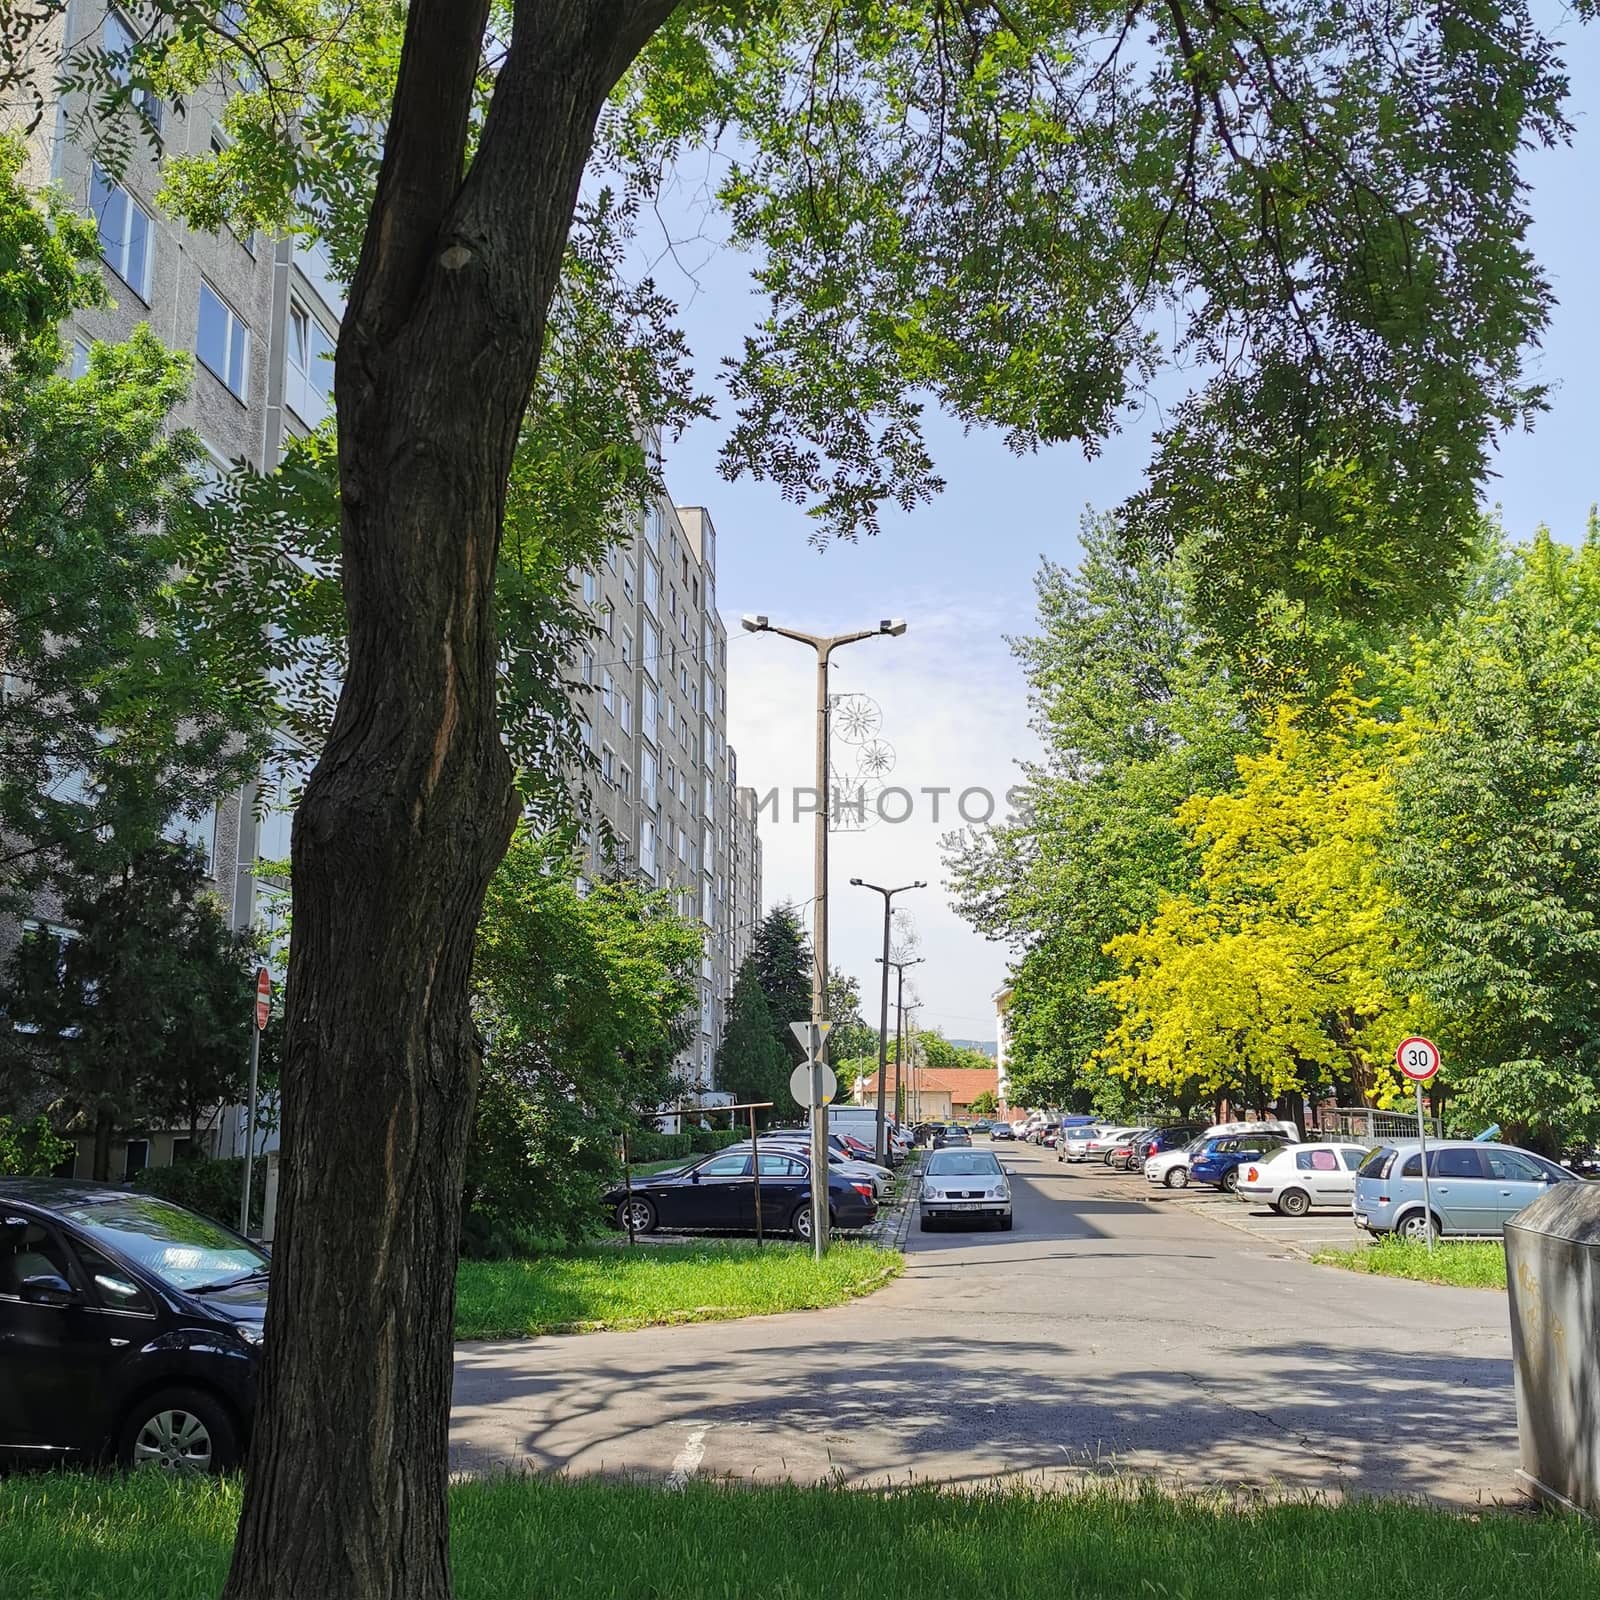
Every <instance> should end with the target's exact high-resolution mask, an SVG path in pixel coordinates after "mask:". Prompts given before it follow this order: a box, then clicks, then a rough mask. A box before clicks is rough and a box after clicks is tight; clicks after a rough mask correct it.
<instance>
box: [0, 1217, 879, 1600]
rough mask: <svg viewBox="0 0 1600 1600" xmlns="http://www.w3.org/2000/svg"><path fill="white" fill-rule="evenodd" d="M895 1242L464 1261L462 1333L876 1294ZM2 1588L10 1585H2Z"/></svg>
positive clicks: (682, 1318)
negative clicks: (815, 1251) (817, 1255)
mask: <svg viewBox="0 0 1600 1600" xmlns="http://www.w3.org/2000/svg"><path fill="white" fill-rule="evenodd" d="M901 1265H902V1260H901V1256H900V1254H899V1252H898V1251H895V1250H883V1249H879V1248H878V1247H877V1246H876V1245H868V1244H836V1245H834V1246H833V1248H832V1249H830V1250H829V1251H828V1253H827V1254H826V1255H825V1256H824V1257H823V1258H822V1260H821V1261H816V1260H813V1258H812V1256H811V1252H810V1251H809V1250H807V1249H804V1248H802V1247H801V1246H799V1245H795V1244H788V1243H782V1244H768V1245H766V1246H764V1247H763V1248H762V1249H760V1250H758V1249H757V1248H756V1245H755V1241H754V1240H753V1239H749V1240H745V1239H740V1240H728V1241H723V1240H715V1241H706V1242H703V1243H699V1244H661V1245H638V1246H636V1247H635V1248H633V1249H631V1250H630V1249H629V1248H628V1247H627V1246H626V1245H597V1246H594V1247H593V1248H591V1249H587V1250H571V1251H563V1252H561V1253H559V1254H552V1255H546V1256H536V1257H533V1258H532V1259H529V1260H522V1261H463V1262H462V1263H461V1267H460V1270H459V1271H458V1273H457V1276H456V1337H457V1338H458V1339H516V1338H522V1337H525V1336H528V1335H532V1334H540V1333H578V1332H583V1333H587V1332H592V1331H595V1330H597V1329H601V1328H644V1327H648V1326H650V1325H651V1324H653V1323H666V1322H714V1321H718V1320H720V1319H722V1318H726V1317H748V1316H754V1315H757V1314H759V1313H763V1312H769V1311H809V1310H812V1309H814V1308H816V1307H818V1306H836V1305H839V1304H840V1303H841V1302H842V1301H845V1300H851V1299H854V1298H855V1297H856V1296H857V1295H862V1294H868V1293H870V1292H871V1291H872V1290H873V1289H876V1288H878V1287H880V1286H881V1285H882V1284H885V1283H887V1282H888V1281H889V1279H891V1278H893V1277H895V1276H897V1275H898V1274H899V1272H900V1269H901ZM0 1593H3V1591H0Z"/></svg>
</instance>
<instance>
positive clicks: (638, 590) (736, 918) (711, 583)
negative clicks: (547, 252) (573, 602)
mask: <svg viewBox="0 0 1600 1600" xmlns="http://www.w3.org/2000/svg"><path fill="white" fill-rule="evenodd" d="M575 581H576V582H577V583H578V584H579V585H580V586H581V589H582V594H583V599H584V603H585V605H586V606H587V607H588V608H589V610H590V612H591V614H592V615H593V616H594V618H595V623H596V627H597V633H596V635H595V637H594V638H593V639H592V640H591V641H589V642H587V643H586V644H585V645H584V646H583V647H582V648H581V649H580V651H579V655H578V659H577V662H576V669H577V670H576V676H577V679H578V682H579V685H580V693H581V694H582V695H583V697H584V702H585V706H584V713H585V714H584V723H583V737H584V742H585V744H586V746H587V747H588V749H589V750H590V752H591V754H592V755H593V757H594V767H593V770H592V771H590V772H587V773H586V774H584V776H583V779H582V782H583V784H584V786H585V788H586V790H587V792H588V797H589V804H590V813H591V816H592V818H593V819H594V822H593V825H592V826H591V827H590V828H589V829H588V830H587V831H586V834H585V850H586V859H585V862H584V868H585V872H586V874H587V875H588V876H590V877H597V876H600V875H603V874H626V875H629V876H636V877H638V878H639V879H641V880H642V881H643V882H645V883H648V884H652V885H655V886H656V887H658V888H663V889H669V890H671V891H672V893H673V895H674V897H675V899H676V902H677V906H678V909H679V911H680V912H682V913H683V914H684V915H685V916H694V917H698V918H699V919H700V920H701V922H702V923H703V924H704V927H705V935H706V948H705V955H704V957H703V959H702V961H701V969H700V1006H699V1021H698V1025H697V1029H696V1033H695V1037H694V1039H693V1041H692V1042H691V1044H690V1045H689V1047H688V1049H687V1050H686V1051H685V1052H684V1054H683V1056H682V1057H681V1058H680V1061H679V1068H680V1072H681V1075H682V1077H683V1079H684V1080H685V1083H686V1084H687V1085H692V1086H693V1087H694V1088H695V1089H696V1090H697V1091H698V1092H699V1093H700V1094H701V1095H702V1096H704V1095H708V1094H710V1093H711V1092H713V1090H714V1083H713V1065H714V1059H715V1056H716V1049H717V1044H718V1042H719V1041H720V1040H721V1038H722V1030H723V1027H724V1025H725V1022H726V1017H727V1007H728V1001H729V999H730V998H731V996H732V993H733V977H734V973H735V972H736V971H737V968H738V963H739V961H740V960H741V959H742V954H743V952H744V950H746V949H747V948H748V943H749V938H750V934H751V928H750V924H749V920H748V906H749V904H750V901H751V897H752V895H753V896H754V901H755V903H756V904H757V905H758V906H759V903H760V893H761V889H760V854H759V849H760V846H759V843H758V842H756V841H755V840H754V806H753V796H752V804H751V805H750V806H749V808H748V810H746V811H741V810H740V808H739V807H738V805H737V804H736V799H735V795H736V791H737V789H738V758H737V756H736V755H735V753H734V751H733V749H732V747H731V746H730V745H729V744H728V739H727V716H728V687H727V680H728V634H727V629H726V628H725V627H724V626H723V623H722V618H721V617H720V616H719V615H718V613H717V602H716V587H717V531H716V527H715V524H714V523H713V522H712V520H711V515H710V513H709V512H708V511H707V510H706V509H705V508H704V507H703V506H674V505H671V504H670V503H669V502H667V501H666V500H664V499H663V500H661V501H659V502H658V503H656V504H653V505H651V506H650V507H648V508H647V510H646V512H645V515H644V517H643V519H642V522H641V524H640V526H639V527H638V529H637V530H636V532H635V534H634V536H633V538H632V539H631V540H629V541H622V542H619V543H617V544H614V545H612V546H611V547H610V549H609V550H608V551H607V554H606V558H605V560H604V561H603V562H602V563H601V564H600V566H599V567H598V568H596V569H595V570H594V571H592V572H583V573H580V574H578V575H576V579H575ZM752 875H753V877H752Z"/></svg>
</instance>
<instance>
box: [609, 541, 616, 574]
mask: <svg viewBox="0 0 1600 1600" xmlns="http://www.w3.org/2000/svg"><path fill="white" fill-rule="evenodd" d="M606 565H607V566H608V567H610V568H611V570H612V571H613V572H615V571H616V570H617V547H616V546H615V545H614V544H608V545H607V546H606Z"/></svg>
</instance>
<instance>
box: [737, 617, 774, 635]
mask: <svg viewBox="0 0 1600 1600" xmlns="http://www.w3.org/2000/svg"><path fill="white" fill-rule="evenodd" d="M739 626H740V627H741V628H743V629H744V631H745V632H746V633H765V632H766V631H767V629H768V627H770V626H771V624H770V623H769V622H768V621H767V619H766V618H765V617H757V616H750V615H749V614H748V613H747V614H746V615H744V616H742V617H740V618H739Z"/></svg>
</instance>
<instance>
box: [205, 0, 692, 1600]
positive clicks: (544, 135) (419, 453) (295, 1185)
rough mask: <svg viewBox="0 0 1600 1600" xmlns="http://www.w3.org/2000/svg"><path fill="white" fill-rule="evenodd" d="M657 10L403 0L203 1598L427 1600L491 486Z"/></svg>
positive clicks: (470, 1046) (490, 781) (482, 745)
mask: <svg viewBox="0 0 1600 1600" xmlns="http://www.w3.org/2000/svg"><path fill="white" fill-rule="evenodd" d="M672 7H673V0H520V3H519V4H518V5H517V7H516V16H515V26H514V31H513V36H512V40H511V44H510V47H509V51H508V52H507V54H506V56H505V58H504V60H503V61H502V62H501V64H500V68H499V72H498V76H497V79H496V84H495V89H494V94H493V99H492V103H491V106H490V110H489V112H488V115H487V117H486V119H485V121H484V125H483V128H482V133H481V138H480V140H479V143H478V148H477V151H476V153H475V155H474V156H473V158H472V160H471V163H470V166H469V165H468V161H467V155H466V151H467V137H468V122H469V116H470V114H471V104H472V91H473V82H474V78H475V75H476V73H477V71H478V67H479V59H480V50H481V47H482V41H483V30H484V27H485V25H486V20H487V12H488V6H487V0H413V4H412V6H411V9H410V12H409V15H408V18H407V24H406V36H405V45H404V50H403V54H402V58H401V64H400V71H399V79H398V84H397V88H396V93H395V101H394V107H393V114H392V116H391V118H390V121H389V125H388V139H387V143H386V148H385V154H384V161H383V167H382V171H381V174H380V177H379V182H378V189H377V196H376V200H375V202H374V206H373V213H372V217H371V219H370V222H369V226H368V232H367V237H366V242H365V246H364V249H363V253H362V257H361V262H360V266H359V269H358V271H357V274H356V278H355V281H354V283H353V285H352V287H351V294H350V303H349V310H348V314H347V316H346V320H345V323H344V329H343V332H342V334H341V337H340V341H339V348H338V354H337V359H336V378H337V383H336V388H337V406H338V420H339V458H340V474H341V492H342V495H343V578H344V593H345V603H346V607H347V611H348V617H349V641H350V644H349V648H350V660H349V673H348V676H347V678H346V681H345V684H344V687H343V692H342V694H341V695H340V699H339V706H338V710H337V713H336V716H335V718H334V724H333V730H332V734H331V736H330V738H329V742H328V746H327V748H326V750H325V751H324V752H323V754H322V758H321V760H320V761H319V762H318V764H317V767H316V770H315V772H314V773H313V774H312V777H311V780H310V782H309V783H308V785H307V788H306V794H305V798H304V800H303V802H302V804H301V806H300V809H299V812H298V814H297V816H296V818H295V825H294V835H293V883H294V913H295V914H294V927H293V935H292V941H291V946H290V955H289V979H288V988H287V996H286V1011H287V1017H286V1020H287V1037H286V1044H285V1061H284V1067H283V1072H282V1084H283V1108H284V1112H283V1124H282V1135H283V1158H284V1180H283V1189H282V1192H281V1195H280V1212H279V1219H280V1220H279V1230H278V1243H277V1247H276V1249H275V1251H274V1260H273V1271H272V1288H271V1297H270V1301H269V1305H268V1316H267V1327H268V1329H269V1337H268V1340H267V1345H266V1349H265V1352H264V1365H263V1382H262V1392H261V1399H260V1407H259V1412H258V1420H257V1426H256V1433H255V1437H254V1440H253V1442H252V1446H251V1451H250V1458H249V1463H248V1478H247V1485H246V1492H245V1503H244V1511H243V1516H242V1519H241V1522H240V1527H239V1536H238V1540H237V1543H236V1546H235V1549H234V1556H233V1566H232V1570H231V1572H230V1574H229V1577H228V1583H227V1588H226V1591H225V1593H226V1595H227V1597H228V1600H438V1597H445V1596H448V1595H449V1593H450V1573H449V1565H448V1526H447V1512H446V1505H445V1474H446V1443H447V1430H448V1422H449V1406H450V1383H451V1345H452V1339H451V1327H452V1318H453V1311H454V1274H455V1263H456V1248H457V1238H458V1229H459V1220H460V1207H461V1191H462V1173H463V1164H464V1158H465V1149H466V1139H467V1131H468V1128H469V1126H470V1124H471V1118H472V1106H473V1097H474V1092H475V1087H476V1073H477V1062H476V1055H475V1046H474V1039H473V1032H472V1026H471V1019H470V1015H469V1010H468V982H469V977H470V970H471V962H472V949H473V935H474V930H475V928H476V925H477V921H478V916H479V913H480V910H481V907H482V902H483V895H484V891H485V888H486V886H487V884H488V881H489V878H490V876H491V875H492V873H493V872H494V869H495V867H496V865H497V864H498V862H499V861H500V858H501V856H502V855H503V854H504V852H505V848H506V845H507V842H508V840H509V838H510V833H511V828H512V825H513V821H514V817H515V805H514V799H513V792H512V785H511V772H510V766H509V763H508V761H507V758H506V755H505V752H504V749H503V748H502V745H501V742H500V738H499V733H498V729H497V722H496V716H495V630H494V608H493V595H494V571H495V556H496V551H497V548H498V543H499V537H500V527H501V518H502V512H503V507H504V494H505V483H506V478H507V475H508V473H509V471H510V467H511V460H512V453H513V450H514V448H515V445H516V440H517V432H518V428H519V426H520V424H521V420H522V414H523V410H524V408H525V406H526V404H527V400H528V395H529V393H530V390H531V388H532V385H533V381H534V378H535V375H536V371H537V364H538V359H539V353H540V347H541V344H542V341H543V337H544V331H545V320H546V313H547V310H548V307H549V304H550V300H551V296H552V294H553V292H554V290H555V287H556V282H557V276H558V274H559V271H560V264H561V257H562V251H563V247H564V244H565V241H566V238H567V234H568V230H569V227H570V224H571V219H572V212H573V208H574V205H575V203H576V199H577V192H578V185H579V181H580V178H581V175H582V172H583V168H584V163H585V161H586V159H587V157H588V154H589V150H590V146H591V142H592V138H593V130H594V124H595V120H596V118H597V116H598V114H599V111H600V109H601V107H602V105H603V103H604V99H605V96H606V95H607V93H608V92H609V91H610V89H611V88H612V87H613V86H614V84H615V82H616V80H617V79H618V78H619V77H620V76H621V74H622V72H623V71H624V70H626V67H627V65H628V63H629V62H630V61H631V60H632V59H633V57H634V56H635V55H636V54H637V52H638V50H639V49H640V48H641V47H642V45H643V44H644V43H645V41H646V40H647V39H648V38H649V36H650V34H651V33H652V32H653V31H654V29H655V28H656V27H658V26H659V25H660V23H661V22H662V21H663V20H664V19H665V17H666V16H667V15H669V14H670V12H671V10H672Z"/></svg>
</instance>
